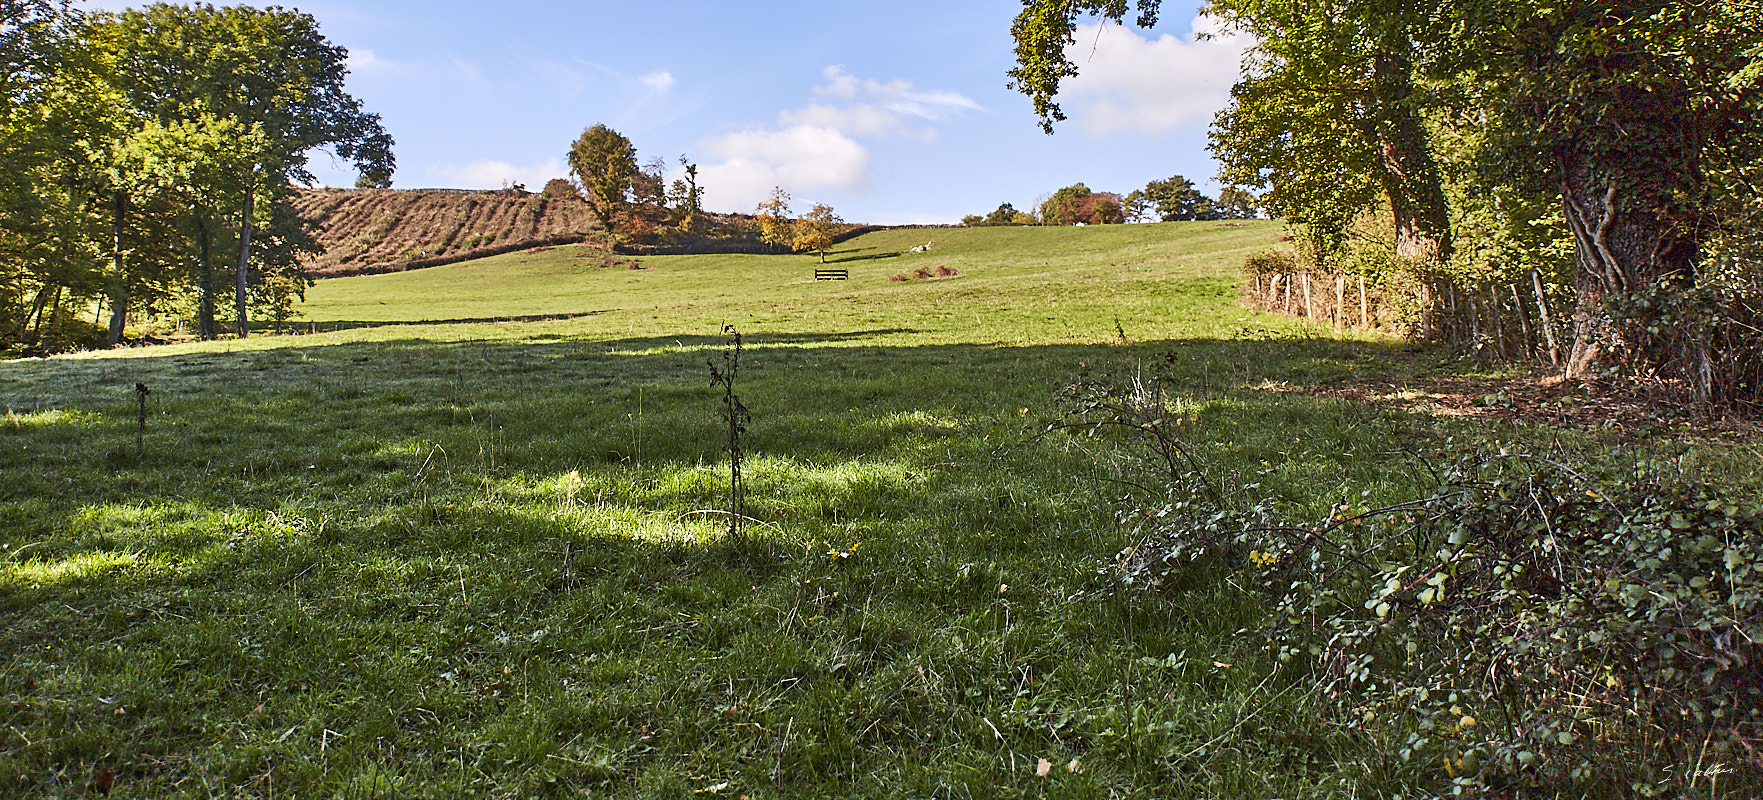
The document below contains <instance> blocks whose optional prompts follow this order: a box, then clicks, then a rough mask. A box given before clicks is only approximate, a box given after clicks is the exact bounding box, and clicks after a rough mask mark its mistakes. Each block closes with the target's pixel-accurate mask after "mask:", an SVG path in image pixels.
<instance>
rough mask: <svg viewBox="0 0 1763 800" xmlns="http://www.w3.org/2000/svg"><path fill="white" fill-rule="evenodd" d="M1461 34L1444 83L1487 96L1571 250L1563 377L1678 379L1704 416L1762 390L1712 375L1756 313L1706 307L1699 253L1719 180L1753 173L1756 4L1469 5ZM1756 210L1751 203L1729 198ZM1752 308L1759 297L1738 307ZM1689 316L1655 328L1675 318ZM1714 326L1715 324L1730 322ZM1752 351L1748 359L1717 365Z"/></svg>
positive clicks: (1752, 341)
mask: <svg viewBox="0 0 1763 800" xmlns="http://www.w3.org/2000/svg"><path fill="white" fill-rule="evenodd" d="M1458 9H1459V11H1458V13H1459V14H1460V15H1461V20H1462V22H1463V24H1462V25H1461V26H1460V27H1461V28H1462V30H1463V31H1464V32H1465V33H1466V34H1467V35H1466V36H1464V37H1463V39H1461V40H1458V41H1455V42H1453V43H1452V44H1453V45H1454V47H1453V48H1452V50H1451V53H1452V55H1453V56H1455V57H1456V58H1457V59H1458V62H1457V63H1456V64H1454V65H1453V66H1455V67H1456V69H1457V70H1458V71H1459V72H1461V73H1463V74H1466V75H1470V76H1473V78H1474V79H1475V80H1476V81H1478V82H1481V84H1482V85H1483V86H1485V87H1486V92H1485V94H1484V95H1482V96H1480V97H1478V98H1476V99H1477V101H1478V104H1479V105H1481V106H1482V107H1483V108H1484V109H1485V110H1486V111H1487V113H1488V114H1489V116H1490V117H1491V118H1492V120H1493V122H1494V124H1495V125H1496V126H1497V130H1499V131H1501V132H1502V133H1503V134H1504V140H1503V141H1501V142H1499V143H1498V151H1499V153H1500V161H1501V162H1502V164H1503V165H1504V166H1505V167H1506V169H1507V170H1508V171H1509V174H1513V175H1515V176H1517V175H1521V174H1523V173H1525V172H1527V170H1528V169H1532V168H1534V167H1532V165H1540V166H1541V167H1542V171H1541V172H1542V174H1541V175H1539V176H1536V177H1538V178H1540V180H1541V182H1542V183H1544V184H1545V185H1549V184H1552V185H1553V186H1555V187H1558V191H1559V197H1560V203H1561V207H1562V209H1563V211H1564V214H1565V217H1566V223H1567V227H1568V228H1569V230H1570V231H1571V232H1572V236H1573V241H1574V244H1575V248H1574V262H1575V270H1574V273H1575V275H1574V289H1575V292H1576V295H1577V308H1576V311H1575V316H1574V328H1575V341H1574V345H1573V353H1572V356H1571V357H1570V358H1569V359H1568V364H1567V374H1568V376H1569V377H1575V376H1584V375H1590V374H1592V373H1593V372H1594V371H1595V370H1597V369H1599V368H1600V367H1601V366H1603V365H1605V364H1606V363H1607V362H1609V360H1610V359H1612V358H1615V359H1617V360H1618V361H1619V362H1620V361H1628V362H1631V363H1632V366H1634V367H1637V368H1639V369H1640V370H1643V371H1648V372H1663V373H1665V374H1668V375H1674V376H1679V377H1681V378H1683V379H1684V380H1685V381H1686V382H1687V383H1689V384H1690V385H1691V386H1693V387H1694V389H1695V394H1696V395H1697V396H1698V397H1700V398H1702V399H1706V400H1720V399H1733V398H1740V397H1745V396H1747V395H1748V397H1749V400H1750V402H1756V401H1757V399H1758V398H1759V397H1763V387H1759V386H1755V385H1746V384H1745V381H1743V380H1737V379H1733V377H1732V376H1731V375H1727V374H1722V370H1721V369H1720V368H1718V365H1719V364H1721V363H1730V364H1735V365H1737V364H1740V363H1742V362H1743V361H1747V360H1754V359H1755V358H1756V355H1755V352H1756V351H1755V348H1756V347H1757V346H1758V345H1759V344H1760V342H1759V341H1758V337H1757V336H1755V335H1754V334H1753V335H1752V336H1750V338H1748V339H1741V340H1731V339H1728V340H1726V342H1727V343H1726V344H1725V345H1724V347H1723V346H1721V345H1718V344H1717V339H1716V330H1717V329H1719V328H1721V327H1723V326H1728V327H1733V328H1735V329H1736V330H1744V329H1746V328H1749V329H1750V330H1752V331H1755V330H1756V328H1757V325H1756V311H1755V310H1747V309H1755V308H1757V307H1758V306H1757V303H1756V298H1755V297H1754V296H1753V297H1752V298H1751V299H1750V300H1748V301H1740V302H1738V303H1737V304H1736V305H1737V307H1733V306H1730V305H1729V306H1727V307H1726V308H1725V309H1724V310H1723V309H1722V308H1720V307H1718V306H1709V307H1703V308H1701V309H1700V310H1697V311H1689V309H1690V308H1691V307H1694V306H1696V305H1698V304H1700V303H1701V301H1698V300H1695V298H1696V297H1697V296H1698V295H1699V294H1701V293H1702V291H1703V290H1704V289H1707V288H1709V287H1708V281H1709V280H1712V279H1714V277H1715V276H1713V275H1711V274H1710V273H1709V272H1707V271H1706V269H1705V264H1704V259H1703V253H1702V249H1703V244H1704V242H1705V241H1707V240H1708V239H1709V238H1710V237H1712V236H1715V235H1718V234H1719V232H1720V231H1721V229H1722V227H1723V226H1722V224H1721V220H1720V215H1719V213H1718V211H1719V209H1721V208H1722V207H1723V206H1724V205H1725V204H1726V203H1727V198H1728V197H1730V196H1731V192H1733V191H1734V190H1733V188H1731V187H1730V185H1729V184H1728V183H1727V181H1728V180H1729V178H1730V176H1734V175H1739V174H1743V173H1745V172H1747V171H1751V170H1753V169H1754V168H1755V165H1757V164H1758V163H1759V160H1760V159H1763V125H1760V122H1763V114H1760V112H1763V92H1760V91H1759V89H1760V88H1763V70H1760V69H1759V67H1758V61H1757V58H1758V54H1759V52H1760V51H1763V28H1760V27H1759V26H1758V25H1757V24H1756V19H1757V13H1758V9H1757V4H1756V3H1755V2H1747V1H1746V0H1725V1H1713V2H1705V3H1680V2H1664V1H1663V0H1656V1H1655V2H1644V1H1643V0H1614V1H1613V2H1589V1H1588V0H1574V1H1573V2H1566V3H1541V2H1536V1H1535V0H1527V1H1525V2H1516V3H1494V2H1491V0H1463V2H1461V3H1460V4H1459V5H1458ZM1738 191H1739V192H1740V193H1742V194H1745V195H1754V193H1755V190H1754V189H1739V190H1738ZM1749 291H1751V292H1755V291H1756V290H1755V289H1754V288H1753V289H1751V290H1749ZM1674 308H1675V309H1677V312H1676V313H1680V314H1683V316H1679V317H1677V318H1675V319H1673V318H1671V317H1668V316H1665V315H1666V314H1667V313H1669V312H1671V310H1672V309H1674ZM1723 320H1724V321H1723ZM1732 347H1738V348H1740V349H1745V348H1750V349H1751V352H1750V353H1749V354H1734V353H1731V352H1724V353H1723V352H1721V350H1723V349H1728V348H1732Z"/></svg>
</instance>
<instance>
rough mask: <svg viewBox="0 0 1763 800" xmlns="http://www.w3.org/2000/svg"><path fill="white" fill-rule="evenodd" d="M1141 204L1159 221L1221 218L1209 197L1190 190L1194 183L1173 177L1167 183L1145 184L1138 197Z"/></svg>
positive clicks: (1192, 189)
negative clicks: (1142, 202) (1154, 213)
mask: <svg viewBox="0 0 1763 800" xmlns="http://www.w3.org/2000/svg"><path fill="white" fill-rule="evenodd" d="M1140 197H1141V198H1142V199H1143V201H1144V203H1145V204H1146V205H1148V206H1149V207H1151V208H1153V209H1155V210H1156V215H1157V219H1158V220H1160V221H1162V222H1186V221H1192V220H1213V219H1223V218H1224V214H1223V212H1221V211H1220V210H1218V207H1217V204H1215V203H1214V202H1213V201H1212V198H1210V197H1207V196H1206V195H1205V194H1203V193H1201V192H1200V190H1199V189H1196V188H1194V182H1193V181H1190V180H1188V179H1187V178H1184V177H1182V176H1180V175H1176V176H1174V177H1172V178H1169V179H1168V180H1160V181H1151V182H1150V183H1148V184H1145V188H1144V191H1143V192H1142V193H1141V194H1140Z"/></svg>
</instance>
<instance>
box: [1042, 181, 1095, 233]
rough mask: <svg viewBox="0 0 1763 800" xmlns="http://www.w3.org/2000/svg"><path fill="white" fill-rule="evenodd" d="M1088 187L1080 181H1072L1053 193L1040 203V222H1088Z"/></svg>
mask: <svg viewBox="0 0 1763 800" xmlns="http://www.w3.org/2000/svg"><path fill="white" fill-rule="evenodd" d="M1092 194H1094V192H1091V191H1090V187H1088V186H1085V185H1083V184H1082V183H1074V184H1072V185H1070V186H1067V187H1065V188H1063V189H1060V190H1059V191H1056V192H1054V193H1053V196H1052V197H1049V198H1047V200H1046V202H1044V203H1041V207H1040V213H1041V222H1043V223H1045V224H1048V225H1076V224H1078V223H1079V222H1082V223H1086V224H1087V223H1088V222H1089V215H1088V214H1087V213H1086V212H1087V211H1088V203H1087V202H1086V201H1088V200H1089V198H1090V195H1092Z"/></svg>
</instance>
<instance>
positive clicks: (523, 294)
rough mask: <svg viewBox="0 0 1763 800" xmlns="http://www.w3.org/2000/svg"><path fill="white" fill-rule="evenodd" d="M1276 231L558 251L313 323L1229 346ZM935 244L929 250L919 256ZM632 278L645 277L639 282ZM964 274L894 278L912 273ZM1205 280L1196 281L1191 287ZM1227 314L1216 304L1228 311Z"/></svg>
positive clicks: (435, 275)
mask: <svg viewBox="0 0 1763 800" xmlns="http://www.w3.org/2000/svg"><path fill="white" fill-rule="evenodd" d="M1277 230H1278V229H1277V226H1276V225H1274V224H1273V223H1256V224H1244V223H1171V224H1163V225H1130V226H1109V227H1106V228H1103V227H1091V228H981V229H961V228H953V229H939V230H890V231H882V232H879V233H872V234H868V235H865V236H862V237H860V238H857V239H854V240H851V241H849V242H846V243H844V244H842V245H839V246H838V247H836V248H835V249H834V250H833V251H832V252H830V253H829V254H828V256H827V262H828V263H827V264H826V266H828V267H833V268H843V269H846V270H848V271H849V273H850V280H848V281H822V282H816V281H815V280H814V269H815V268H816V267H818V266H820V264H819V263H818V259H817V258H816V257H815V256H813V255H787V256H757V255H704V256H646V257H642V258H628V257H619V258H617V259H608V258H606V257H605V256H604V254H603V253H600V252H598V251H596V250H594V249H592V248H587V247H558V248H551V249H548V250H544V251H540V252H531V251H529V252H524V253H514V254H509V255H503V256H497V257H494V258H487V259H481V260H477V261H472V262H469V263H463V264H454V265H449V266H445V267H436V268H432V269H426V270H422V271H419V272H409V273H403V274H397V275H379V276H370V277H357V278H340V279H335V280H326V281H322V282H320V283H319V284H318V285H317V286H314V287H313V288H312V289H311V290H310V291H309V292H308V293H307V303H306V304H305V305H304V306H302V307H301V309H300V310H301V312H302V313H303V314H305V317H306V319H309V320H311V321H313V322H314V323H316V324H318V325H320V326H323V327H335V326H336V325H337V324H338V323H391V322H398V323H409V322H421V321H446V320H482V319H495V318H505V319H506V318H514V319H519V318H536V317H542V316H558V315H592V317H593V318H592V319H588V320H583V321H582V322H581V323H580V324H582V325H586V326H589V328H590V329H593V330H599V331H606V332H610V333H618V334H626V335H629V334H640V333H642V332H644V331H651V330H653V329H655V328H656V327H662V328H666V329H668V330H673V331H678V332H698V333H711V332H714V331H716V330H717V329H718V328H720V326H721V325H722V324H723V323H725V322H738V323H741V324H742V326H743V328H746V329H750V330H753V331H772V330H778V331H792V332H812V331H842V332H848V331H862V330H872V331H873V330H883V329H886V330H893V331H897V332H903V331H910V332H912V333H913V334H914V336H915V338H916V339H917V340H924V341H938V342H946V341H964V342H972V341H980V342H998V341H1003V342H1030V341H1060V340H1066V341H1090V342H1094V341H1105V340H1107V339H1110V338H1115V337H1117V336H1118V331H1117V329H1116V326H1115V319H1116V318H1119V321H1120V323H1121V325H1122V326H1124V327H1125V328H1126V329H1127V330H1128V333H1129V335H1131V336H1134V337H1138V338H1167V337H1183V336H1193V335H1205V336H1218V335H1229V334H1231V333H1232V332H1234V331H1235V330H1236V327H1235V326H1237V324H1238V323H1239V322H1241V321H1243V320H1246V319H1247V318H1248V315H1247V314H1246V313H1245V312H1242V311H1241V310H1239V309H1237V308H1235V307H1234V305H1233V304H1232V303H1231V302H1230V298H1232V297H1234V291H1235V290H1234V286H1235V281H1236V278H1235V275H1236V265H1237V264H1239V263H1241V261H1242V258H1243V256H1244V255H1246V254H1247V253H1248V252H1250V251H1253V250H1257V249H1263V248H1265V247H1267V246H1268V244H1269V243H1270V242H1271V241H1272V239H1273V238H1274V237H1275V235H1276V234H1277ZM927 242H934V244H933V246H932V247H931V249H930V250H929V251H928V252H923V253H912V252H909V251H910V249H911V248H912V247H913V246H915V245H922V244H925V243H927ZM632 267H638V268H635V269H633V268H632ZM939 267H947V268H950V269H953V270H955V271H956V272H957V273H958V275H956V276H954V277H945V278H932V279H916V278H913V279H908V280H894V278H895V277H896V276H906V275H910V274H911V273H913V272H914V271H916V270H919V269H925V270H928V271H931V272H933V273H934V272H935V271H936V270H937V268H939ZM1188 281H1197V282H1196V283H1181V282H1188ZM1221 301H1222V302H1221Z"/></svg>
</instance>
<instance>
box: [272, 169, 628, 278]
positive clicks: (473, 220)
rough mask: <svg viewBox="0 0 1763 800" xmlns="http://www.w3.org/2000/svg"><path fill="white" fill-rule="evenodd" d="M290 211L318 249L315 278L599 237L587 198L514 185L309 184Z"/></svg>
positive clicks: (311, 269) (311, 265)
mask: <svg viewBox="0 0 1763 800" xmlns="http://www.w3.org/2000/svg"><path fill="white" fill-rule="evenodd" d="M294 207H295V210H296V211H297V212H298V213H299V214H300V215H301V216H302V217H305V218H306V219H308V220H311V222H312V224H313V229H314V236H315V238H317V239H318V242H319V244H321V245H323V246H324V253H323V254H321V255H319V256H317V257H315V258H312V259H310V260H308V261H307V262H306V269H307V272H308V273H309V274H311V275H313V276H314V277H320V278H329V277H337V276H341V275H364V274H370V273H377V272H397V271H400V270H406V269H416V268H419V267H428V266H436V265H439V264H448V263H453V262H456V261H464V260H467V259H472V258H483V257H485V256H491V255H497V254H499V253H507V252H512V251H515V250H526V249H531V248H535V247H543V246H547V245H558V244H570V243H575V242H581V241H586V240H590V239H592V238H594V237H596V236H597V231H598V228H599V225H598V223H596V222H594V221H593V220H592V217H591V215H590V213H589V211H588V204H587V201H585V200H583V199H582V198H580V197H578V196H574V195H567V194H560V193H548V194H533V193H530V192H526V191H523V190H519V189H497V190H489V191H462V190H453V189H413V190H401V189H311V190H302V191H300V192H299V193H298V196H297V197H296V199H295V201H294Z"/></svg>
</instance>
